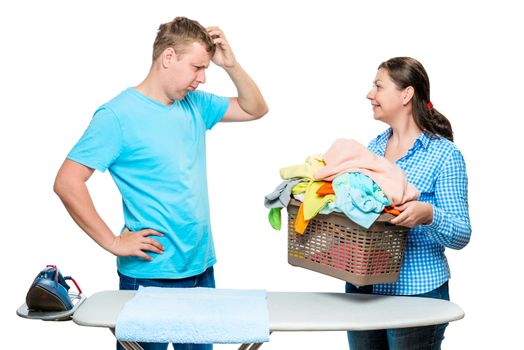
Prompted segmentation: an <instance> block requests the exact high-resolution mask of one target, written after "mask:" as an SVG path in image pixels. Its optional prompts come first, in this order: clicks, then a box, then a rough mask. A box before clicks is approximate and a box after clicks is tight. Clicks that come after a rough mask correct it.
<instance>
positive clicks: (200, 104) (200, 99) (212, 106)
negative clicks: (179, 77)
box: [189, 90, 230, 130]
mask: <svg viewBox="0 0 524 350" xmlns="http://www.w3.org/2000/svg"><path fill="white" fill-rule="evenodd" d="M189 97H190V99H191V100H192V101H193V103H194V104H195V106H196V108H197V109H198V111H199V112H200V115H201V117H202V120H203V121H204V123H205V124H206V129H207V130H209V129H211V128H212V127H213V126H214V125H215V124H216V123H218V122H219V121H220V120H221V119H222V117H224V114H225V113H226V111H227V107H229V101H230V98H229V97H224V96H217V95H214V94H211V93H209V92H204V91H199V90H197V91H191V92H190V95H189Z"/></svg>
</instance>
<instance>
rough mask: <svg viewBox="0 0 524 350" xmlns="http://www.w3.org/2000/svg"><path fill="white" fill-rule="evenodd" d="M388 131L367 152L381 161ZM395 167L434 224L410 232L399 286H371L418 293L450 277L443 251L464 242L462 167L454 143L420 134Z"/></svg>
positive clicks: (377, 289)
mask: <svg viewBox="0 0 524 350" xmlns="http://www.w3.org/2000/svg"><path fill="white" fill-rule="evenodd" d="M391 132H392V131H391V128H390V129H388V130H386V131H385V132H384V133H382V134H381V135H379V136H378V137H377V138H376V139H374V140H373V141H371V142H370V144H369V146H368V148H369V149H370V150H371V151H372V152H373V153H375V154H378V155H380V156H384V152H385V150H386V144H387V141H388V139H389V137H390V136H391ZM396 163H397V165H398V166H399V167H400V168H401V169H402V170H404V172H405V173H406V174H407V177H408V181H409V182H410V183H411V184H413V185H415V187H417V189H418V190H419V191H420V192H421V195H420V197H419V199H418V200H419V201H421V202H426V203H430V204H431V205H433V222H432V223H431V224H429V225H421V226H418V227H414V228H412V229H411V230H410V231H409V234H408V240H407V244H406V250H405V256H404V261H403V263H402V268H401V270H400V276H399V279H398V281H397V282H396V283H387V284H377V285H374V287H373V292H374V293H376V294H388V295H414V294H422V293H426V292H429V291H431V290H433V289H436V288H438V287H439V286H440V285H442V284H443V283H445V282H446V281H447V280H448V279H449V278H450V272H449V266H448V262H447V259H446V256H445V255H444V249H445V248H446V247H447V248H452V249H461V248H463V247H464V246H466V244H468V242H469V238H470V235H471V226H470V222H469V213H468V177H467V175H466V164H465V163H464V158H463V157H462V154H461V153H460V151H459V150H458V148H457V147H456V146H455V144H454V143H453V142H451V141H449V140H447V139H445V138H443V137H438V136H431V135H429V134H426V133H424V132H423V133H421V134H420V135H419V137H418V138H417V139H416V140H415V143H414V144H413V147H412V148H411V149H410V150H409V151H408V152H407V154H406V155H405V156H404V157H402V158H400V159H399V160H397V162H396Z"/></svg>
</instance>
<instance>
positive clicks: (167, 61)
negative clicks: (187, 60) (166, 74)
mask: <svg viewBox="0 0 524 350" xmlns="http://www.w3.org/2000/svg"><path fill="white" fill-rule="evenodd" d="M176 59H177V57H176V52H175V49H174V48H172V47H168V48H166V49H165V50H164V52H162V67H163V68H167V67H169V66H170V65H171V64H172V63H173V62H174V61H176Z"/></svg>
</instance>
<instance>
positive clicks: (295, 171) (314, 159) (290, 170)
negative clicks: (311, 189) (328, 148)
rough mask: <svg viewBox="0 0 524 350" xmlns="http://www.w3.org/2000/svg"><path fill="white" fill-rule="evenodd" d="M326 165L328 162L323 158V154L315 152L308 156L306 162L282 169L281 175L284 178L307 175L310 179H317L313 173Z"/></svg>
mask: <svg viewBox="0 0 524 350" xmlns="http://www.w3.org/2000/svg"><path fill="white" fill-rule="evenodd" d="M325 166H326V163H324V161H323V160H322V154H315V155H312V156H309V157H307V159H306V163H305V164H298V165H292V166H288V167H286V168H282V169H280V177H281V178H282V179H284V180H287V179H292V178H294V177H305V178H307V179H310V180H315V179H314V178H313V174H315V173H316V172H317V171H319V170H320V169H322V168H323V167H325Z"/></svg>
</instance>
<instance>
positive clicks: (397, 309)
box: [73, 291, 464, 350]
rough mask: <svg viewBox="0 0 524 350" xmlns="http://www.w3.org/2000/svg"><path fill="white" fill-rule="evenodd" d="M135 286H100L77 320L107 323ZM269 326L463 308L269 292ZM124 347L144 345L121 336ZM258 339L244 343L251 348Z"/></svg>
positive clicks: (458, 314)
mask: <svg viewBox="0 0 524 350" xmlns="http://www.w3.org/2000/svg"><path fill="white" fill-rule="evenodd" d="M135 293H136V292H135V291H103V292H98V293H95V294H94V295H92V296H91V297H89V298H87V300H86V301H85V302H84V303H82V305H81V306H80V307H79V308H78V310H77V311H76V312H75V313H74V315H73V321H74V322H75V323H76V324H78V325H81V326H88V327H105V328H109V329H110V330H111V331H112V332H113V334H114V330H115V326H116V319H117V317H118V314H119V313H120V311H121V310H122V308H123V307H124V304H125V303H126V302H127V301H128V300H130V299H131V298H133V296H134V295H135ZM267 302H268V309H269V328H270V332H303V331H306V332H311V331H347V330H372V329H385V328H405V327H418V326H429V325H434V324H440V323H447V322H451V321H456V320H460V319H462V318H463V317H464V311H463V310H462V309H461V308H460V307H459V306H458V305H456V304H454V303H452V302H449V301H446V300H440V299H431V298H420V297H401V296H380V295H369V294H346V293H310V292H268V297H267ZM121 344H122V346H123V347H124V349H134V350H139V349H142V347H140V345H138V344H136V343H133V342H121ZM261 345H262V344H261V343H258V344H242V345H241V346H240V347H239V350H247V349H251V350H255V349H258V348H259V347H260V346H261Z"/></svg>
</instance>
